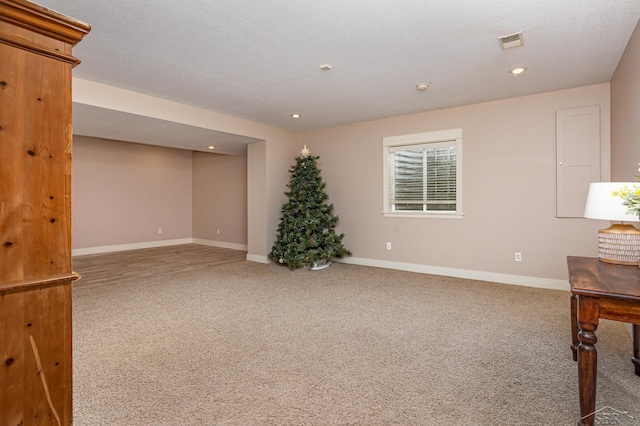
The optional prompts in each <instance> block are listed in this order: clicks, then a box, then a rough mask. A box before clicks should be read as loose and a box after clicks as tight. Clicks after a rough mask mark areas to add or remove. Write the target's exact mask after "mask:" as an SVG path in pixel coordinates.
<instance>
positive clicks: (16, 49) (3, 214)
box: [0, 0, 90, 426]
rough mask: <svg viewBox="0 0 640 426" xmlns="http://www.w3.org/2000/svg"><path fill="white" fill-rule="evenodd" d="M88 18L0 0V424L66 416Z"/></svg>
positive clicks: (60, 421)
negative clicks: (79, 74)
mask: <svg viewBox="0 0 640 426" xmlns="http://www.w3.org/2000/svg"><path fill="white" fill-rule="evenodd" d="M89 30H90V26H89V25H87V24H85V23H82V22H79V21H77V20H75V19H72V18H69V17H66V16H64V15H61V14H59V13H56V12H53V11H50V10H48V9H45V8H43V7H41V6H38V5H36V4H33V3H30V2H27V1H25V0H0V425H11V426H14V425H15V426H18V425H25V426H28V425H70V424H71V423H72V386H71V385H72V381H71V286H72V282H73V281H74V280H75V279H76V278H77V275H76V274H75V273H73V272H72V269H71V70H72V68H73V67H74V66H75V65H76V64H78V63H79V61H78V60H77V59H76V58H74V57H73V56H72V55H71V49H72V47H73V46H74V45H75V44H77V43H78V42H79V41H80V40H81V39H82V37H83V36H84V35H85V34H87V33H88V32H89Z"/></svg>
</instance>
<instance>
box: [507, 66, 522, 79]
mask: <svg viewBox="0 0 640 426" xmlns="http://www.w3.org/2000/svg"><path fill="white" fill-rule="evenodd" d="M526 70H527V67H518V68H514V69H512V70H509V71H508V72H509V74H511V75H513V76H514V77H517V76H519V75H520V74H522V73H523V72H525V71H526Z"/></svg>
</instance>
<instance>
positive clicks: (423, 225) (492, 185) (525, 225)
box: [298, 84, 610, 280]
mask: <svg viewBox="0 0 640 426" xmlns="http://www.w3.org/2000/svg"><path fill="white" fill-rule="evenodd" d="M609 99H610V91H609V84H599V85H594V86H588V87H582V88H576V89H569V90H562V91H557V92H552V93H544V94H540V95H534V96H527V97H521V98H514V99H508V100H502V101H495V102H488V103H483V104H477V105H469V106H463V107H458V108H451V109H446V110H439V111H431V112H425V113H421V114H414V115H408V116H402V117H394V118H389V119H384V120H378V121H372V122H365V123H359V124H354V125H349V126H342V127H337V128H331V129H324V130H318V131H313V132H307V133H303V134H299V135H298V145H300V146H301V145H302V144H307V145H308V146H309V148H310V149H311V151H312V152H313V153H315V154H317V155H320V157H321V158H320V160H319V167H320V169H321V170H322V176H323V178H324V179H325V181H326V183H327V193H328V194H329V201H330V202H332V203H333V204H334V207H335V213H336V214H337V215H338V216H339V217H340V221H339V223H338V231H339V232H344V233H345V234H346V237H345V239H344V243H345V245H346V246H347V248H349V249H350V250H351V251H352V252H353V256H354V257H355V258H358V259H361V260H362V259H367V260H374V261H382V262H398V263H404V264H414V265H429V266H433V267H437V268H452V269H462V270H473V271H487V272H492V273H498V274H509V275H520V276H529V277H542V278H549V279H558V280H566V278H567V272H566V261H565V258H566V256H567V255H584V256H595V255H597V230H598V229H599V228H601V227H602V226H603V224H604V223H603V222H601V221H593V220H587V219H558V218H556V217H554V212H555V208H554V202H555V201H554V200H555V187H554V185H555V176H554V173H555V122H554V114H555V111H557V110H561V109H568V108H578V107H583V106H590V105H599V106H600V108H601V133H602V134H601V141H602V150H603V157H604V158H603V160H604V162H603V176H606V177H608V176H609V155H608V154H609V150H610V138H609V134H610V119H609V117H610V104H609ZM451 128H462V136H463V148H462V150H463V165H462V167H463V179H462V191H463V206H464V213H465V216H464V218H463V219H461V220H455V219H416V218H384V217H383V216H382V214H381V211H382V185H383V182H382V138H383V137H385V136H394V135H402V134H411V133H419V132H426V131H435V130H443V129H451ZM386 242H391V243H392V250H391V251H387V250H386V249H385V243H386ZM515 252H521V253H522V259H523V260H522V262H515V261H514V253H515ZM368 263H371V262H368Z"/></svg>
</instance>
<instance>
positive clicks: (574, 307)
mask: <svg viewBox="0 0 640 426" xmlns="http://www.w3.org/2000/svg"><path fill="white" fill-rule="evenodd" d="M578 343H579V342H578V297H577V296H576V295H575V294H572V295H571V352H573V360H574V361H577V360H578Z"/></svg>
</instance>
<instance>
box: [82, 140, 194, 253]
mask: <svg viewBox="0 0 640 426" xmlns="http://www.w3.org/2000/svg"><path fill="white" fill-rule="evenodd" d="M73 143H74V146H73V200H72V205H73V229H72V232H73V242H72V244H73V248H74V250H75V249H82V248H87V247H100V246H111V245H123V244H132V243H139V242H153V241H160V240H174V239H183V238H191V223H192V220H191V217H192V205H191V200H192V198H191V194H192V191H191V179H192V174H191V162H192V153H191V151H183V150H178V149H170V148H161V147H155V146H148V145H140V144H132V143H123V142H116V141H111V140H103V139H95V138H87V137H82V136H74V138H73ZM159 228H162V234H158V229H159Z"/></svg>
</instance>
